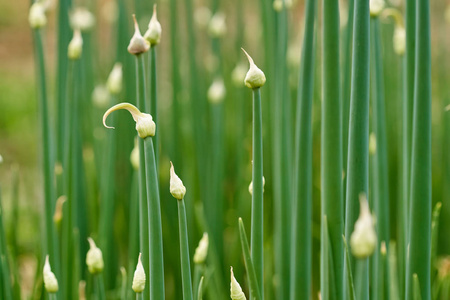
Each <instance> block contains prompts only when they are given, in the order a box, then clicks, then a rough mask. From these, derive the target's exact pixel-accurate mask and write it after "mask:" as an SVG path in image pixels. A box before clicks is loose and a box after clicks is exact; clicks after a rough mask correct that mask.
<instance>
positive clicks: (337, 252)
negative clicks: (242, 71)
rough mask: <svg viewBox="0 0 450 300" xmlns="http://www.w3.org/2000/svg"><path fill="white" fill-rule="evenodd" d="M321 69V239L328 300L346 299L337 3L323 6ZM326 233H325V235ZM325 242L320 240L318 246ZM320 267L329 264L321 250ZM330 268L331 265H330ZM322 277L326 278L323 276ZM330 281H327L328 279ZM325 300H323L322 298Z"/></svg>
mask: <svg viewBox="0 0 450 300" xmlns="http://www.w3.org/2000/svg"><path fill="white" fill-rule="evenodd" d="M322 43H323V44H322V47H323V52H322V53H323V70H322V78H323V79H322V86H323V88H322V93H323V101H322V137H321V157H322V159H321V182H322V188H321V195H322V213H321V216H322V218H323V217H324V216H326V218H327V222H323V223H322V226H327V228H322V231H323V232H324V233H322V237H323V238H325V239H328V238H329V240H330V244H329V250H328V251H330V252H331V257H332V261H333V266H334V270H330V271H331V272H333V277H334V283H335V284H334V286H335V288H336V290H334V291H333V290H331V289H330V293H329V295H330V298H329V299H339V300H340V299H345V297H344V294H343V284H344V278H343V275H344V273H343V271H344V245H343V241H342V234H343V233H344V198H343V186H342V152H341V151H342V119H341V117H342V114H341V112H342V105H341V99H340V79H339V78H340V73H339V72H340V70H339V1H337V0H326V1H325V2H324V4H323V41H322ZM325 232H328V234H325ZM326 242H327V241H324V240H323V239H322V240H321V245H324V244H325V243H326ZM322 254H323V255H321V265H322V264H324V263H325V262H326V261H328V257H327V256H328V252H326V251H323V252H322ZM329 265H330V264H329ZM322 276H325V275H322ZM328 280H329V278H328ZM325 299H326V298H325Z"/></svg>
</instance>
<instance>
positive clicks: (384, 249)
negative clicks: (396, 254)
mask: <svg viewBox="0 0 450 300" xmlns="http://www.w3.org/2000/svg"><path fill="white" fill-rule="evenodd" d="M386 252H387V249H386V242H385V241H382V242H381V248H380V253H381V255H383V256H386Z"/></svg>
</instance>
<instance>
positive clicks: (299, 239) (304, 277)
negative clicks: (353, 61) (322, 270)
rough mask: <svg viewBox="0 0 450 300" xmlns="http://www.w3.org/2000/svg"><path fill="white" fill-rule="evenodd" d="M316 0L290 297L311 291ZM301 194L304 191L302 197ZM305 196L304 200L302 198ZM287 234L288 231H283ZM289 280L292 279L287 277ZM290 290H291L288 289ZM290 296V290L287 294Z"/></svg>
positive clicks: (301, 125) (305, 62) (298, 135)
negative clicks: (312, 121)
mask: <svg viewBox="0 0 450 300" xmlns="http://www.w3.org/2000/svg"><path fill="white" fill-rule="evenodd" d="M315 15H316V1H314V0H308V1H307V2H306V9H305V18H306V20H305V35H304V41H303V49H302V58H301V67H300V77H299V78H300V80H299V89H298V90H299V92H298V95H297V103H298V104H297V115H296V120H297V123H296V132H295V139H296V141H295V176H294V178H295V181H294V182H293V186H294V187H295V190H294V192H293V200H292V204H293V205H294V208H295V209H294V213H293V217H292V225H293V230H292V243H291V247H292V248H291V257H290V258H291V276H290V281H291V282H290V299H307V298H309V297H310V294H311V287H310V286H311V276H310V275H311V252H312V239H311V226H312V217H311V215H312V129H311V120H312V98H313V89H314V76H312V75H311V74H313V73H314V71H313V70H314V30H315V29H314V26H315V25H314V24H315V19H316V16H315ZM299 195H302V196H301V197H299ZM299 199H301V201H299ZM283 234H284V233H283ZM286 280H288V279H286ZM286 293H287V292H286ZM286 297H287V294H286Z"/></svg>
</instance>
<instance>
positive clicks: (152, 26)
mask: <svg viewBox="0 0 450 300" xmlns="http://www.w3.org/2000/svg"><path fill="white" fill-rule="evenodd" d="M161 33H162V28H161V24H160V23H159V21H158V18H157V15H156V4H155V5H153V15H152V18H151V19H150V23H149V24H148V29H147V31H146V32H145V34H144V38H145V39H146V40H147V42H149V43H150V45H151V46H154V45H158V44H159V43H160V41H161Z"/></svg>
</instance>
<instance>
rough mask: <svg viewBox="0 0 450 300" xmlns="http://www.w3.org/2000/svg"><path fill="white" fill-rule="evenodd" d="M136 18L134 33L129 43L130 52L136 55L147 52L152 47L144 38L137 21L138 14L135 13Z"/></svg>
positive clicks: (134, 17)
mask: <svg viewBox="0 0 450 300" xmlns="http://www.w3.org/2000/svg"><path fill="white" fill-rule="evenodd" d="M133 20H134V35H133V37H132V38H131V40H130V44H129V45H128V48H127V49H128V52H130V53H131V54H134V55H139V54H142V53H145V52H147V51H148V49H150V45H149V44H148V43H147V41H146V40H145V39H144V37H143V36H142V34H141V31H140V30H139V25H138V23H137V21H136V16H135V15H133Z"/></svg>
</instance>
